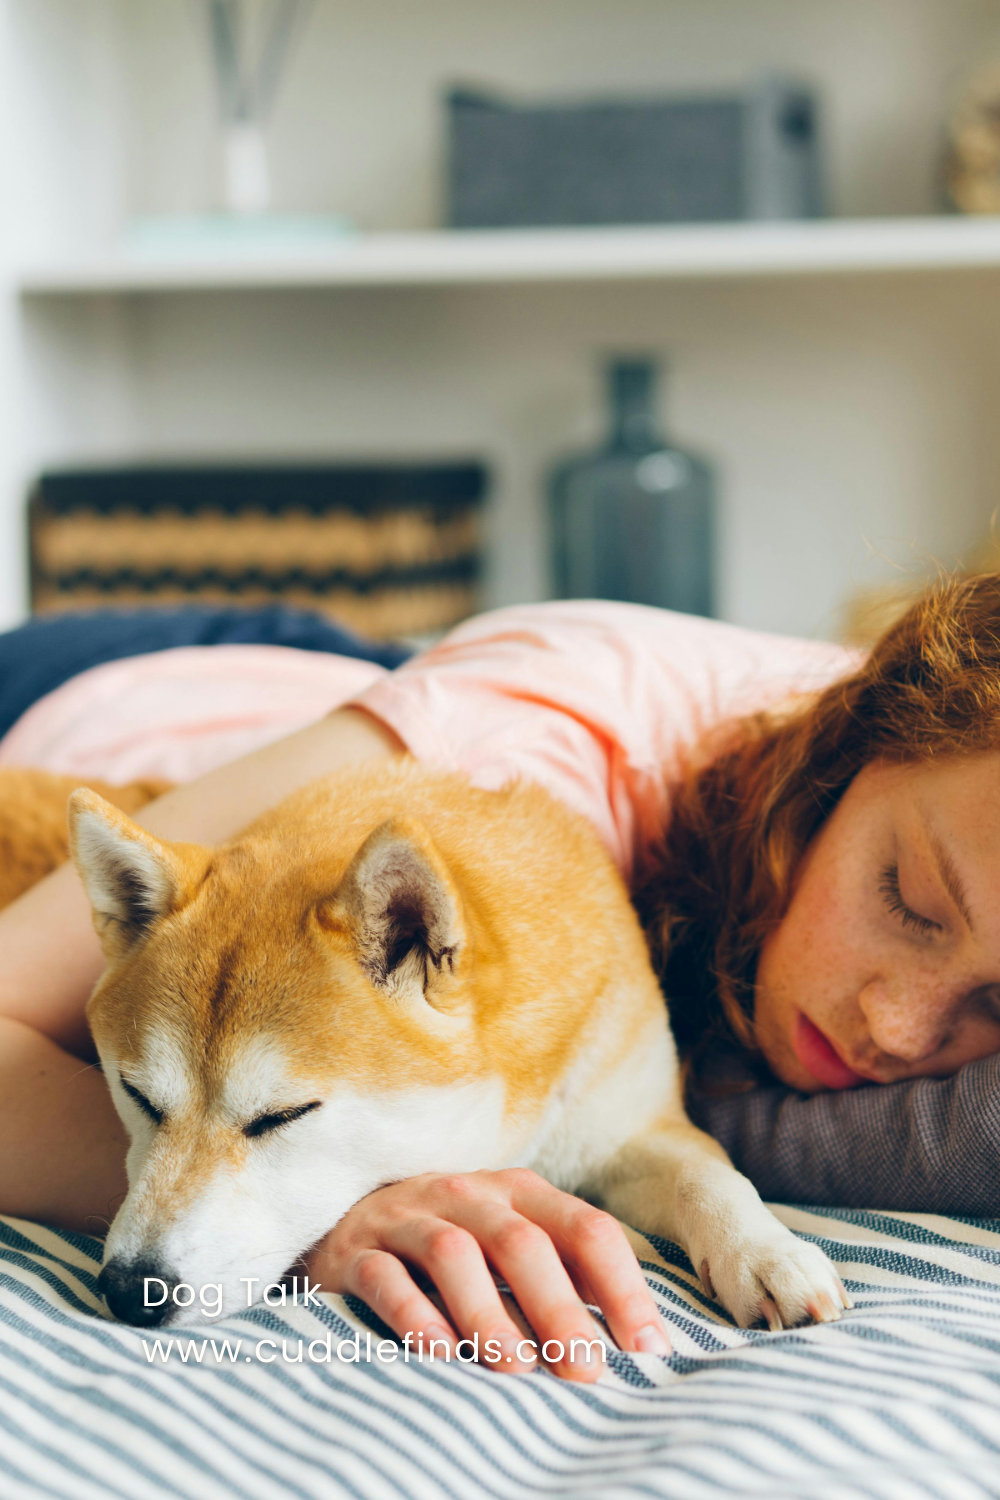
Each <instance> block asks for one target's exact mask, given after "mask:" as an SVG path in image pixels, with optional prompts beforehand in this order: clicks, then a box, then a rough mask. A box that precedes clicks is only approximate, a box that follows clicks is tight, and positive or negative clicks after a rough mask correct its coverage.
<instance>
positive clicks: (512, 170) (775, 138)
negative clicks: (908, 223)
mask: <svg viewBox="0 0 1000 1500" xmlns="http://www.w3.org/2000/svg"><path fill="white" fill-rule="evenodd" d="M448 111H449V137H450V142H449V144H450V157H449V222H450V223H451V225H452V226H453V227H455V228H458V229H488V228H503V227H512V226H514V225H545V224H666V223H681V222H684V223H711V222H719V221H725V220H733V219H802V218H812V217H815V216H817V215H818V214H819V213H820V212H821V202H820V171H819V160H818V155H819V152H818V142H817V120H816V116H817V107H816V100H815V97H814V95H813V93H812V92H811V91H810V90H809V88H808V87H806V86H805V85H803V84H801V83H796V82H794V81H792V80H788V79H782V78H768V79H765V80H762V81H761V82H759V83H758V84H757V85H755V86H754V87H752V88H750V89H748V90H747V91H746V92H745V93H744V94H742V95H739V94H737V95H731V96H729V97H721V98H719V97H716V98H709V97H682V98H673V99H650V100H646V101H632V102H623V101H618V102H616V101H608V102H594V103H586V104H540V105H534V104H533V105H522V104H512V103H507V102H505V101H503V100H501V99H497V98H493V97H491V96H489V95H485V94H476V93H472V92H469V91H467V90H455V91H454V92H452V93H451V94H450V95H449V96H448Z"/></svg>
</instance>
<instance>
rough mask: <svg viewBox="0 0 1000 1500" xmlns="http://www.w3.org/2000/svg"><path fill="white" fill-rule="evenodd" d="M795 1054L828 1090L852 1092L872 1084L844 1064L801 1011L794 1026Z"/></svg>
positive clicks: (831, 1045)
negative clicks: (853, 1089)
mask: <svg viewBox="0 0 1000 1500" xmlns="http://www.w3.org/2000/svg"><path fill="white" fill-rule="evenodd" d="M792 1051H793V1052H794V1053H795V1056H796V1057H797V1058H798V1060H799V1062H800V1063H801V1064H802V1066H803V1067H804V1068H805V1069H806V1070H807V1071H808V1072H810V1073H811V1074H812V1075H813V1077H814V1078H817V1079H819V1082H820V1083H822V1084H825V1086H826V1087H827V1088H828V1089H852V1088H855V1087H856V1085H857V1084H859V1083H868V1082H870V1080H869V1079H867V1078H865V1076H864V1074H862V1073H855V1071H854V1069H853V1068H849V1067H848V1066H847V1064H846V1063H845V1062H843V1061H842V1060H841V1057H840V1054H839V1053H838V1052H837V1051H836V1050H835V1049H834V1046H833V1044H832V1042H830V1041H828V1040H827V1038H826V1037H825V1036H824V1035H823V1033H822V1032H821V1031H820V1029H819V1027H818V1026H814V1025H813V1023H812V1022H811V1021H810V1019H809V1017H808V1016H804V1015H803V1014H802V1012H801V1011H799V1013H798V1015H797V1016H796V1018H795V1022H794V1024H793V1026H792Z"/></svg>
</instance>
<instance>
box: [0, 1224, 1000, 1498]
mask: <svg viewBox="0 0 1000 1500" xmlns="http://www.w3.org/2000/svg"><path fill="white" fill-rule="evenodd" d="M779 1213H780V1216H781V1217H782V1218H783V1219H784V1221H785V1222H786V1223H787V1224H789V1225H790V1226H791V1227H792V1228H793V1229H794V1230H796V1232H798V1233H799V1234H802V1235H804V1236H806V1237H809V1238H811V1239H815V1240H816V1241H818V1243H820V1244H821V1245H822V1246H823V1247H824V1249H825V1250H826V1251H827V1252H828V1254H830V1255H831V1256H832V1258H833V1259H834V1260H835V1261H836V1262H837V1264H838V1266H839V1269H840V1271H841V1274H842V1276H843V1277H844V1280H845V1282H846V1284H847V1286H848V1288H849V1290H850V1291H851V1293H852V1295H853V1297H854V1300H855V1302H856V1304H857V1306H856V1310H855V1311H854V1312H852V1313H849V1314H847V1315H846V1316H845V1317H844V1319H843V1321H842V1322H841V1323H839V1324H836V1325H828V1326H825V1327H819V1328H806V1329H798V1330H795V1331H789V1332H784V1333H776V1334H772V1333H767V1332H758V1331H751V1332H745V1331H742V1330H740V1329H737V1328H734V1327H733V1326H732V1324H731V1323H730V1322H729V1321H728V1320H727V1319H726V1317H725V1316H724V1315H723V1314H722V1313H721V1312H720V1310H719V1309H718V1308H717V1307H716V1306H715V1305H714V1304H713V1303H711V1302H710V1301H708V1300H707V1299H706V1297H705V1295H704V1293H703V1292H702V1290H701V1288H700V1286H699V1283H698V1282H697V1280H696V1278H695V1277H694V1275H693V1273H692V1269H691V1267H690V1266H689V1265H688V1263H687V1261H686V1260H685V1259H684V1257H683V1256H682V1255H681V1254H680V1253H679V1252H678V1251H677V1250H676V1249H675V1248H674V1247H673V1246H671V1245H668V1244H665V1243H663V1242H655V1243H654V1242H651V1241H647V1240H640V1239H639V1237H638V1236H637V1237H636V1239H635V1243H636V1246H637V1248H638V1249H639V1251H640V1254H641V1257H642V1260H643V1263H644V1265H645V1269H646V1273H647V1275H648V1277H649V1281H650V1284H651V1285H652V1287H653V1288H654V1291H655V1293H656V1295H657V1297H658V1299H659V1301H660V1303H661V1305H662V1307H663V1309H664V1311H665V1314H666V1316H667V1318H668V1319H669V1321H670V1323H671V1324H672V1327H673V1334H674V1343H675V1353H674V1355H673V1357H672V1358H671V1359H669V1360H661V1359H659V1358H656V1357H654V1356H650V1355H624V1354H621V1353H618V1352H612V1353H611V1354H610V1356H609V1362H608V1366H607V1370H606V1371H605V1374H604V1376H603V1377H602V1380H601V1382H600V1383H599V1384H598V1385H596V1386H591V1387H581V1386H571V1385H567V1384H564V1383H562V1382H560V1381H557V1380H555V1379H554V1378H553V1377H551V1376H550V1375H548V1374H535V1375H532V1376H522V1377H519V1378H516V1379H503V1378H501V1377H499V1376H497V1375H494V1374H490V1373H488V1372H486V1371H485V1370H483V1369H480V1368H473V1367H468V1366H465V1367H462V1366H458V1365H456V1364H454V1363H453V1364H450V1365H446V1364H444V1363H442V1362H441V1361H435V1362H434V1363H427V1362H423V1363H417V1362H415V1361H411V1362H410V1363H409V1364H403V1363H402V1362H401V1361H400V1360H399V1359H397V1360H396V1362H395V1363H389V1362H387V1361H385V1360H379V1359H378V1358H376V1357H373V1358H372V1360H371V1361H370V1362H369V1361H367V1360H362V1361H360V1362H357V1363H348V1362H343V1361H338V1360H337V1358H336V1357H335V1356H334V1357H333V1358H332V1362H331V1363H325V1362H315V1358H316V1356H322V1355H323V1353H324V1348H325V1345H324V1340H325V1339H326V1337H327V1335H328V1334H329V1335H330V1337H331V1345H330V1347H331V1350H335V1349H338V1348H339V1350H340V1352H341V1354H344V1353H345V1352H346V1353H347V1354H350V1353H351V1349H350V1347H349V1344H348V1343H347V1342H346V1341H347V1340H348V1339H351V1338H353V1335H354V1333H355V1331H357V1332H358V1334H359V1338H358V1341H357V1345H358V1347H359V1348H360V1349H361V1350H362V1351H364V1349H365V1346H366V1338H367V1334H368V1333H371V1337H372V1348H373V1351H376V1350H377V1347H378V1340H379V1339H380V1338H384V1337H385V1335H386V1332H387V1330H385V1329H383V1328H380V1326H379V1325H378V1324H377V1322H375V1321H374V1320H373V1319H372V1317H371V1314H369V1313H367V1312H366V1310H365V1309H364V1308H363V1307H361V1306H360V1305H359V1304H351V1305H348V1304H347V1303H346V1302H345V1301H344V1300H342V1299H340V1298H334V1297H328V1298H323V1299H322V1305H321V1306H320V1307H319V1308H318V1309H312V1308H310V1309H308V1310H307V1309H305V1308H302V1307H297V1308H294V1309H292V1308H286V1309H282V1308H280V1307H279V1308H274V1309H267V1308H263V1307H257V1308H254V1309H251V1310H248V1311H247V1312H246V1313H244V1314H242V1315H240V1316H237V1317H234V1318H232V1319H230V1320H228V1321H226V1322H224V1323H223V1324H221V1325H214V1326H212V1327H211V1329H208V1330H206V1331H205V1332H201V1331H196V1332H194V1333H193V1334H192V1333H190V1332H189V1331H188V1330H182V1336H181V1337H180V1339H179V1342H176V1341H175V1343H174V1344H173V1345H172V1346H171V1348H170V1352H169V1354H167V1355H166V1358H165V1359H164V1357H163V1354H162V1352H161V1354H160V1355H157V1353H156V1350H155V1347H154V1346H155V1342H156V1337H157V1336H158V1337H159V1338H160V1343H161V1351H163V1350H165V1348H166V1345H167V1343H168V1341H169V1332H168V1331H164V1332H163V1333H159V1334H158V1335H157V1334H150V1333H141V1332H139V1331H137V1330H134V1329H130V1328H125V1327H122V1326H120V1325H117V1324H114V1323H111V1322H108V1321H107V1320H106V1319H105V1317H104V1316H102V1312H101V1304H100V1302H99V1299H98V1297H97V1295H96V1289H95V1278H96V1275H97V1271H98V1269H99V1253H100V1247H99V1245H98V1243H97V1241H95V1240H89V1239H85V1238H83V1237H81V1236H78V1235H72V1234H65V1233H62V1232H57V1231H53V1230H49V1229H43V1228H39V1227H38V1226H36V1225H32V1224H26V1223H22V1222H20V1221H17V1220H13V1219H3V1220H0V1497H2V1500H20V1497H22V1496H31V1497H35V1496H44V1497H72V1500H107V1497H127V1500H154V1497H155V1500H164V1497H183V1500H203V1497H204V1500H230V1497H231V1500H285V1497H287V1500H306V1497H309V1500H311V1497H334V1496H351V1497H356V1500H368V1497H382V1496H396V1495H399V1496H407V1497H414V1500H424V1497H427V1500H479V1497H491V1500H492V1497H517V1500H525V1497H534V1496H546V1497H561V1496H599V1497H602V1500H604V1497H616V1496H643V1497H645V1496H670V1497H675V1496H676V1497H678V1500H702V1497H718V1496H720V1495H738V1496H743V1495H753V1496H763V1497H768V1500H774V1497H798V1496H802V1497H808V1500H840V1497H846V1496H851V1497H854V1496H864V1497H873V1500H875V1497H891V1500H908V1497H910V1496H920V1497H924V1496H935V1497H938V1496H939V1497H947V1500H966V1497H972V1496H976V1497H979V1496H983V1495H1000V1220H978V1221H972V1220H969V1221H956V1220H951V1219H942V1218H936V1217H933V1216H930V1215H921V1214H887V1213H873V1212H855V1211H851V1212H846V1211H844V1212H837V1211H830V1210H817V1209H810V1208H782V1209H780V1210H779ZM212 1340H214V1341H215V1347H214V1349H213V1346H212V1342H211V1341H212ZM300 1340H301V1341H302V1346H303V1349H305V1348H306V1347H308V1346H309V1345H312V1346H313V1355H314V1362H312V1363H310V1362H307V1361H305V1360H304V1361H303V1362H302V1363H291V1362H286V1360H284V1359H283V1358H282V1341H284V1343H285V1352H287V1354H288V1355H289V1356H290V1357H294V1355H295V1353H296V1351H297V1348H298V1346H299V1341H300ZM317 1340H318V1341H319V1342H318V1343H316V1342H315V1341H317ZM226 1345H228V1347H223V1346H226ZM199 1349H200V1350H201V1355H200V1361H199V1355H198V1350H199ZM182 1350H183V1352H184V1353H185V1354H186V1355H187V1359H186V1361H185V1360H184V1359H183V1358H182V1354H181V1351H182ZM150 1351H152V1357H150ZM384 1352H387V1351H385V1350H384ZM272 1356H277V1357H275V1358H274V1359H273V1362H270V1363H269V1362H268V1360H269V1359H271V1358H272Z"/></svg>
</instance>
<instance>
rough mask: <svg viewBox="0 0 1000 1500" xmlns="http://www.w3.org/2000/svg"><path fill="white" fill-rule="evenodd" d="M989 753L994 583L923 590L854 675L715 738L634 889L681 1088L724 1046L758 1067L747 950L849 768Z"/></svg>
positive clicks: (998, 660) (789, 883)
mask: <svg viewBox="0 0 1000 1500" xmlns="http://www.w3.org/2000/svg"><path fill="white" fill-rule="evenodd" d="M998 747H1000V574H997V573H990V574H980V575H977V576H975V577H969V578H963V579H958V580H955V581H951V582H948V583H943V584H941V585H939V586H938V587H937V588H934V589H932V590H931V591H930V592H929V593H928V594H926V595H925V596H924V597H923V598H922V599H920V600H919V602H918V603H916V604H915V605H913V607H912V608H911V609H909V610H908V611H907V613H906V614H905V615H904V616H903V617H902V618H901V619H900V620H898V621H897V622H896V624H894V625H893V626H891V627H890V629H889V630H887V631H886V633H885V634H884V635H883V636H882V638H881V639H880V640H879V641H878V643H877V644H876V646H875V647H874V649H873V650H872V652H871V654H870V655H869V656H868V657H867V658H866V660H865V662H864V664H863V665H862V666H860V667H859V668H858V670H857V671H856V672H854V673H852V674H851V675H850V676H849V677H846V678H843V679H841V680H840V681H839V682H835V683H833V684H832V685H831V686H830V687H828V688H827V689H826V690H825V691H824V692H822V693H820V694H819V696H818V697H816V698H813V699H811V700H810V701H808V702H806V703H804V704H802V705H800V706H799V707H797V708H796V709H795V710H794V711H792V712H791V713H790V714H788V713H786V714H785V715H784V716H780V715H767V714H758V715H755V716H753V717H751V718H749V719H743V720H740V721H738V722H737V723H735V724H734V725H732V726H730V728H729V730H727V732H726V734H725V738H724V740H723V742H722V745H721V747H720V748H719V749H718V751H717V752H716V753H713V754H712V756H711V758H710V759H709V761H708V763H707V764H705V765H702V766H700V767H698V768H697V769H692V770H691V771H690V772H689V774H688V776H687V778H686V780H685V781H684V782H683V783H682V785H681V787H680V788H679V790H678V792H677V795H676V797H675V799H674V803H673V807H672V811H671V817H670V822H669V825H668V827H667V828H666V830H665V832H664V834H663V836H662V839H661V841H660V844H659V847H658V848H657V849H656V850H655V851H654V855H653V863H652V866H651V869H650V873H649V875H648V877H647V878H646V880H645V881H644V883H643V885H642V886H641V887H640V889H639V890H638V892H637V893H636V903H637V905H638V908H639V913H640V916H641V917H642V920H643V924H644V926H645V929H646V934H647V938H648V940H649V945H650V950H651V952H652V955H653V960H654V963H655V964H656V967H657V970H658V972H659V975H660V978H661V982H662V984H663V989H664V993H665V994H666V996H667V1001H668V1005H669V1007H670V1012H671V1019H672V1022H673V1027H674V1033H675V1035H676V1037H677V1043H678V1047H679V1049H680V1051H681V1055H682V1056H683V1057H684V1058H685V1059H686V1061H687V1063H688V1066H689V1068H690V1070H691V1071H692V1072H693V1074H694V1075H695V1076H698V1075H699V1073H701V1072H702V1070H703V1067H704V1065H705V1064H706V1062H707V1060H708V1058H709V1057H710V1056H713V1055H716V1054H717V1053H718V1052H719V1051H720V1050H721V1049H725V1048H727V1047H728V1048H729V1049H735V1050H737V1051H739V1052H740V1053H741V1054H742V1055H743V1056H744V1057H747V1056H749V1057H750V1058H752V1059H755V1060H756V1061H757V1063H758V1064H760V1057H759V1053H758V1050H757V1047H756V1043H755V1038H754V1024H753V1010H754V983H755V977H756V967H757V956H758V954H759V952H760V948H761V944H762V943H763V941H764V939H765V937H766V936H767V935H768V933H769V932H770V931H771V930H772V929H773V928H774V927H775V926H776V925H777V924H778V923H779V922H780V921H781V918H782V917H783V915H784V913H785V911H786V910H787V908H788V903H789V901H790V899H791V895H792V890H793V885H794V880H795V874H796V871H797V869H798V866H799V861H800V859H801V857H802V855H803V853H804V852H805V849H806V846H807V845H808V844H809V841H810V840H811V839H812V838H813V836H814V835H815V834H816V832H817V830H818V829H819V827H820V825H821V824H822V823H823V821H824V819H826V818H827V817H828V816H829V815H830V813H831V812H832V810H833V808H834V807H835V806H836V805H837V802H838V800H839V799H840V797H842V796H843V794H844V792H845V791H846V789H847V787H848V786H849V785H850V783H851V781H852V780H853V778H854V777H855V776H856V775H857V774H858V772H859V771H860V770H861V769H862V767H863V766H866V765H867V764H868V763H869V762H870V761H874V760H878V759H884V760H894V761H927V760H931V759H933V758H935V757H937V756H942V755H965V754H969V753H972V752H974V751H981V750H987V749H995V748H998ZM762 1071H763V1070H762Z"/></svg>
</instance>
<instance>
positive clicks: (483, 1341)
mask: <svg viewBox="0 0 1000 1500" xmlns="http://www.w3.org/2000/svg"><path fill="white" fill-rule="evenodd" d="M380 1238H381V1241H382V1244H383V1245H384V1246H385V1248H386V1249H387V1250H391V1251H392V1253H393V1255H397V1256H401V1257H402V1258H403V1259H405V1260H408V1261H412V1262H413V1263H414V1264H415V1265H418V1266H420V1268H421V1269H422V1270H423V1271H425V1272H426V1273H427V1275H428V1276H429V1277H430V1279H431V1280H432V1281H433V1283H434V1285H435V1286H436V1287H437V1289H438V1291H439V1292H440V1294H441V1297H442V1300H443V1301H444V1304H445V1306H446V1307H447V1309H448V1314H449V1316H450V1318H451V1321H452V1323H453V1324H454V1326H455V1328H456V1329H457V1330H458V1332H459V1334H460V1335H461V1337H462V1338H464V1339H472V1340H473V1341H475V1343H476V1346H477V1348H478V1351H479V1359H480V1360H481V1361H482V1362H483V1363H485V1364H486V1365H487V1366H488V1367H489V1368H490V1369H493V1370H500V1371H501V1372H503V1373H504V1374H523V1373H524V1372H525V1371H526V1370H532V1369H534V1367H535V1363H536V1359H535V1355H534V1352H533V1350H532V1349H531V1348H530V1345H529V1344H528V1343H527V1342H526V1341H525V1338H524V1335H523V1334H522V1332H521V1330H520V1329H519V1328H518V1326H517V1324H516V1323H514V1321H513V1320H512V1319H511V1317H510V1316H509V1314H508V1313H507V1311H506V1309H505V1308H504V1305H503V1302H502V1301H501V1298H500V1293H499V1292H498V1291H497V1288H496V1284H495V1282H494V1280H493V1277H492V1275H491V1274H490V1270H489V1267H488V1266H487V1264H486V1261H485V1260H484V1258H483V1252H482V1250H481V1249H480V1248H479V1245H478V1244H477V1243H476V1238H475V1237H474V1235H473V1234H472V1233H469V1232H468V1231H467V1230H465V1229H464V1228H461V1227H459V1226H458V1225H457V1224H454V1223H448V1222H446V1221H445V1220H444V1219H435V1218H431V1217H429V1216H428V1217H423V1218H419V1219H412V1218H411V1219H407V1220H404V1221H402V1222H400V1223H398V1224H394V1225H390V1226H388V1227H386V1228H384V1229H383V1230H382V1231H381V1235H380ZM488 1345H489V1346H490V1347H487V1346H488Z"/></svg>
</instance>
